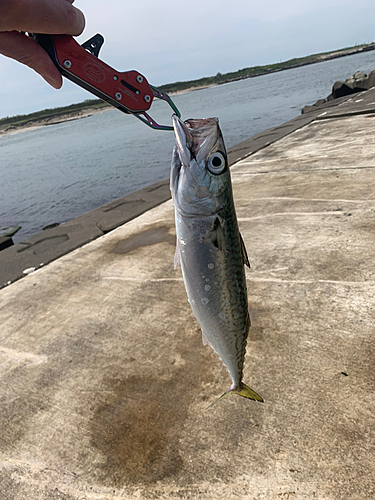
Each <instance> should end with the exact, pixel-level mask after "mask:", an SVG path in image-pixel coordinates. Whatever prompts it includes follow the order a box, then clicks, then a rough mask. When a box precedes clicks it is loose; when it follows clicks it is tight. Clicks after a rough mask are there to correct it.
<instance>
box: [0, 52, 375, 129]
mask: <svg viewBox="0 0 375 500" xmlns="http://www.w3.org/2000/svg"><path fill="white" fill-rule="evenodd" d="M371 50H375V43H371V44H367V45H361V46H357V47H349V48H346V49H339V50H336V51H332V52H326V53H320V54H313V55H311V56H306V57H301V58H295V59H291V60H289V61H285V62H282V63H276V64H271V65H266V66H254V67H251V68H245V69H243V70H238V71H237V72H234V73H226V74H223V75H221V74H220V73H218V75H216V77H207V78H201V79H199V80H190V81H186V82H176V83H173V84H166V85H161V86H159V87H158V88H159V90H161V91H163V92H167V93H168V94H169V95H171V96H174V95H179V94H184V93H186V92H192V91H194V90H202V89H206V88H210V87H216V86H218V85H223V84H225V83H233V82H236V81H240V80H245V79H247V78H255V77H257V76H263V75H268V74H270V73H276V72H279V71H285V70H288V69H293V68H299V67H302V66H307V65H310V64H316V63H319V62H324V61H329V60H332V59H337V58H339V57H345V56H350V55H355V54H359V53H362V52H368V51H371ZM374 69H375V68H374ZM333 83H334V82H332V85H333ZM110 109H114V108H113V107H112V106H110V105H106V104H105V103H104V102H103V101H101V100H100V99H93V100H87V101H84V102H82V103H77V104H73V105H70V106H66V107H62V108H55V109H47V110H44V111H40V112H36V113H31V114H30V115H22V116H14V117H9V118H3V119H0V138H1V137H2V136H4V135H9V134H15V133H18V132H22V131H25V130H33V129H36V128H39V127H44V126H47V125H55V124H58V123H64V122H67V121H71V120H78V119H81V118H86V117H88V116H91V115H93V114H97V113H103V112H104V111H108V110H110Z"/></svg>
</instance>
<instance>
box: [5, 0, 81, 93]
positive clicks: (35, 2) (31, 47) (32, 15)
mask: <svg viewBox="0 0 375 500" xmlns="http://www.w3.org/2000/svg"><path fill="white" fill-rule="evenodd" d="M73 2H74V0H0V54H3V55H4V56H7V57H10V58H12V59H15V60H16V61H19V62H21V63H23V64H26V65H27V66H29V67H30V68H32V69H34V70H35V71H36V72H37V73H39V74H40V75H41V76H42V77H43V78H44V79H45V80H46V81H47V82H48V83H49V84H50V85H52V87H54V88H55V89H59V88H60V87H61V85H62V78H61V74H60V72H59V70H58V69H57V68H56V66H55V65H54V63H53V62H52V60H51V58H50V57H49V55H48V54H47V52H46V51H45V50H44V49H42V47H40V46H39V45H38V44H37V43H36V42H35V41H34V40H33V39H31V38H29V37H28V36H26V35H24V34H22V33H21V31H26V32H30V33H46V34H49V35H58V34H60V35H75V36H77V35H80V34H81V33H82V31H83V29H84V27H85V18H84V15H83V13H82V12H81V11H80V10H79V9H77V8H75V7H73V5H72V3H73Z"/></svg>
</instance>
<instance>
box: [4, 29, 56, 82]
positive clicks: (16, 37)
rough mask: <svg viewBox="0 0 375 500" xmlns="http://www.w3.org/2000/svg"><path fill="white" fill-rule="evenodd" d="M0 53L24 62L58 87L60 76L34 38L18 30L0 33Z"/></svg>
mask: <svg viewBox="0 0 375 500" xmlns="http://www.w3.org/2000/svg"><path fill="white" fill-rule="evenodd" d="M0 54H3V55H4V56H7V57H10V58H12V59H15V60H16V61H19V62H20V63H22V64H26V66H29V68H32V69H33V70H35V71H36V72H37V73H39V74H40V75H41V76H42V77H43V78H44V79H45V80H46V81H47V82H48V83H49V84H50V85H52V87H54V88H55V89H59V88H60V87H61V86H62V78H61V75H60V72H59V70H58V69H57V68H56V66H55V65H54V64H53V62H52V59H51V58H50V57H49V55H48V54H47V52H46V51H45V50H44V49H42V47H40V46H39V45H38V44H37V43H36V42H35V41H34V40H32V39H31V38H29V37H28V36H26V35H22V34H21V33H19V32H18V31H10V32H6V33H0Z"/></svg>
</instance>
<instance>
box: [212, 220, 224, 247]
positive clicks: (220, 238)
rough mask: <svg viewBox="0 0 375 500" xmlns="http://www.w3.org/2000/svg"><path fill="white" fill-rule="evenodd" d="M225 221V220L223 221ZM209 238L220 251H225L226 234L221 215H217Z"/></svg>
mask: <svg viewBox="0 0 375 500" xmlns="http://www.w3.org/2000/svg"><path fill="white" fill-rule="evenodd" d="M223 222H224V221H223ZM209 240H210V241H211V243H212V244H213V246H214V247H215V248H217V249H218V250H220V251H223V250H224V248H225V235H224V230H223V226H222V221H221V220H220V218H219V217H216V218H215V220H214V222H213V224H212V228H211V232H210V234H209Z"/></svg>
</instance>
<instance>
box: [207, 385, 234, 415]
mask: <svg viewBox="0 0 375 500" xmlns="http://www.w3.org/2000/svg"><path fill="white" fill-rule="evenodd" d="M231 390H232V388H231V387H229V389H228V390H227V391H225V392H224V394H222V395H221V396H220V397H219V398H217V400H216V401H214V402H213V403H211V404H210V406H207V408H206V410H209V409H210V408H212V407H213V406H214V405H216V403H218V402H219V401H221V400H222V399H224V398H226V397H227V396H228V394H229V393H230V392H231Z"/></svg>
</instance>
